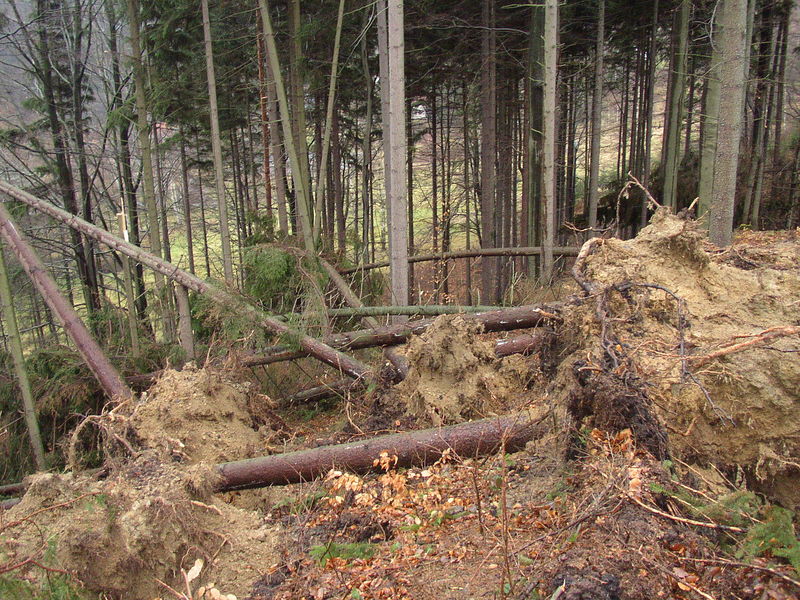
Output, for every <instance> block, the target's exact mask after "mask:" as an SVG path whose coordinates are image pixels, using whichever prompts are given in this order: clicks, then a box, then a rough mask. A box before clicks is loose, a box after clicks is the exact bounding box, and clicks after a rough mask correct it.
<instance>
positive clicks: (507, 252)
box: [339, 246, 578, 275]
mask: <svg viewBox="0 0 800 600" xmlns="http://www.w3.org/2000/svg"><path fill="white" fill-rule="evenodd" d="M577 252H578V249H577V248H573V247H571V246H558V247H555V248H553V255H554V256H575V255H576V254H577ZM541 253H542V248H541V247H540V246H525V247H520V248H476V249H472V250H459V251H456V252H439V253H438V254H421V255H419V256H409V257H408V262H409V263H418V262H431V261H434V260H437V261H443V260H449V259H452V258H476V257H482V256H536V255H539V254H541ZM388 266H389V263H388V261H380V262H373V263H367V264H364V265H359V266H357V267H350V268H349V269H342V270H341V271H339V273H341V274H342V275H348V274H350V273H356V272H358V271H369V270H371V269H382V268H384V267H388Z"/></svg>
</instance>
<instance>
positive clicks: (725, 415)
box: [686, 369, 736, 427]
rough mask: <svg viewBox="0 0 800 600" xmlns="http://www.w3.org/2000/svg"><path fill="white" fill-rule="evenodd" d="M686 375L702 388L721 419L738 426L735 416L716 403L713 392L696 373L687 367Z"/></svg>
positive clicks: (712, 408)
mask: <svg viewBox="0 0 800 600" xmlns="http://www.w3.org/2000/svg"><path fill="white" fill-rule="evenodd" d="M686 375H687V376H688V377H689V379H691V380H692V383H694V384H695V385H696V386H697V387H699V388H700V391H701V392H703V395H704V396H705V397H706V402H708V403H709V405H711V410H713V411H714V413H715V414H716V415H717V416H718V417H719V418H720V420H721V421H725V420H727V421H729V422H730V424H731V425H733V426H734V427H736V421H734V420H733V417H731V416H730V415H729V414H728V413H726V412H725V411H724V410H722V409H721V408H719V407H718V406H717V405H716V404H714V400H713V399H712V398H711V394H710V393H709V391H708V390H707V389H706V386H704V385H703V384H702V383H700V380H699V379H698V378H697V377H696V376H695V374H694V373H692V372H691V371H689V370H688V369H687V370H686Z"/></svg>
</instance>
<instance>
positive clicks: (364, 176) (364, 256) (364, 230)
mask: <svg viewBox="0 0 800 600" xmlns="http://www.w3.org/2000/svg"><path fill="white" fill-rule="evenodd" d="M369 18H370V15H369V14H368V11H364V21H363V23H364V28H365V29H366V27H367V25H368V24H369ZM381 19H385V13H384V14H383V15H381V14H379V15H378V32H379V33H380V32H381V31H384V29H383V28H382V25H381V23H382V21H381ZM378 59H379V61H380V64H381V65H383V62H384V61H385V60H386V58H385V54H380V55H379V57H378ZM361 65H362V67H363V69H364V78H365V83H366V94H367V107H366V116H365V117H364V133H363V135H362V138H361V140H362V141H361V154H362V158H361V160H362V163H363V164H362V169H361V185H362V190H361V199H362V203H363V207H364V209H363V210H362V213H363V214H362V219H363V221H362V225H361V244H362V248H361V256H356V262H359V261H360V262H363V263H366V262H368V261H369V238H370V236H369V207H370V206H371V205H372V196H371V195H370V191H371V189H372V186H371V184H370V179H371V175H372V92H373V80H372V74H371V73H370V70H369V54H368V51H367V36H366V35H362V36H361ZM383 94H384V92H383V87H381V99H383ZM383 131H384V132H387V131H388V128H387V127H386V126H385V125H384V128H383ZM384 148H385V149H386V150H385V152H388V145H387V144H386V135H384ZM356 208H358V203H356ZM356 212H357V211H356ZM356 227H358V218H356Z"/></svg>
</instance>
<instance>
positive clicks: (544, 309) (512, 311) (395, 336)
mask: <svg viewBox="0 0 800 600" xmlns="http://www.w3.org/2000/svg"><path fill="white" fill-rule="evenodd" d="M558 308H559V306H558V304H550V305H535V306H517V307H513V308H506V309H503V310H493V311H489V312H484V313H477V314H469V313H467V314H465V315H464V318H465V319H468V320H474V321H477V322H479V323H481V324H482V325H483V330H484V331H485V332H486V333H489V332H493V331H513V330H515V329H528V328H531V327H541V326H542V325H546V324H551V323H555V322H558V321H559V320H560V318H559V316H558V315H557V314H556V312H555V311H557V310H558ZM433 321H434V319H425V320H420V321H407V322H405V323H400V324H397V325H388V326H385V327H378V328H377V329H359V330H357V331H348V332H344V333H336V334H333V335H330V336H327V337H325V338H323V340H322V341H323V342H324V343H325V344H327V345H329V346H331V347H332V348H336V349H338V350H362V349H364V348H374V347H376V346H396V345H399V344H405V343H406V342H407V341H408V339H409V338H410V337H411V336H412V335H420V334H421V333H423V332H424V331H425V330H426V329H427V328H428V327H430V326H431V324H432V323H433ZM306 356H308V353H307V352H305V351H303V350H293V349H289V348H287V347H286V346H274V347H273V348H272V349H271V350H268V352H267V353H266V354H256V355H250V356H245V357H243V358H242V359H241V360H240V362H239V364H240V365H241V366H243V367H258V366H261V365H270V364H273V363H279V362H284V361H287V360H296V359H298V358H304V357H306ZM160 374H161V371H154V372H152V373H143V374H141V375H132V376H130V377H128V379H127V381H128V383H129V384H130V385H132V386H134V387H136V388H143V387H146V386H148V385H150V384H152V383H153V381H155V379H156V378H157V377H158V376H159V375H160Z"/></svg>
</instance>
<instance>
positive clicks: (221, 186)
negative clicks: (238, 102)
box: [200, 0, 233, 285]
mask: <svg viewBox="0 0 800 600" xmlns="http://www.w3.org/2000/svg"><path fill="white" fill-rule="evenodd" d="M200 4H201V6H202V11H203V38H204V41H205V52H206V77H207V79H208V106H209V117H210V119H211V149H212V151H211V153H212V155H213V157H214V177H215V182H216V189H217V208H218V209H219V234H220V239H221V241H222V267H223V272H224V273H225V283H227V284H228V285H233V258H232V256H231V238H230V235H231V233H230V228H229V226H228V204H227V201H226V198H225V176H224V174H223V170H222V140H221V139H220V132H219V112H218V111H217V78H216V75H215V74H214V51H213V48H212V44H211V22H210V19H209V15H208V0H201V3H200Z"/></svg>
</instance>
